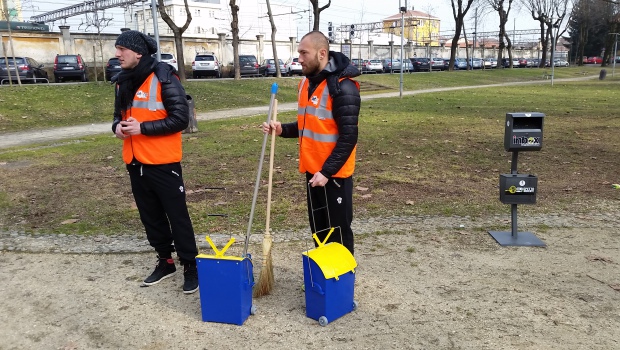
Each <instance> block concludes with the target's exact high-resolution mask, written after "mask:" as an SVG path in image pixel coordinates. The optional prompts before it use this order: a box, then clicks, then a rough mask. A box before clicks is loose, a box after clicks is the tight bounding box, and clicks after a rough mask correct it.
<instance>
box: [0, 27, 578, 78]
mask: <svg viewBox="0 0 620 350" xmlns="http://www.w3.org/2000/svg"><path fill="white" fill-rule="evenodd" d="M1 36H2V43H3V46H4V48H6V50H7V55H9V56H11V52H10V47H9V45H8V33H5V32H3V33H1ZM117 36H118V35H117V34H101V36H97V35H96V34H83V33H70V32H69V28H68V27H61V33H19V32H17V33H13V46H14V49H15V55H16V56H29V57H32V58H34V59H35V60H37V61H39V62H40V63H42V64H44V65H45V66H46V67H48V68H51V66H52V65H53V63H54V57H55V56H56V54H78V53H79V54H81V55H82V56H83V57H84V59H85V60H86V62H87V63H88V64H89V65H90V66H91V67H93V66H94V64H93V62H97V66H98V67H103V66H104V65H105V62H107V60H108V59H109V58H111V57H113V56H114V50H115V49H114V42H115V41H116V37H117ZM183 40H184V46H183V50H184V55H185V66H186V67H188V68H189V67H190V66H191V63H192V61H193V59H194V56H195V54H196V53H197V52H205V51H208V52H213V53H215V54H216V55H217V56H218V58H219V60H220V62H221V63H222V64H223V65H224V66H227V65H229V64H231V63H232V61H233V48H232V40H229V39H226V37H225V36H224V35H223V34H221V35H219V38H218V39H207V38H204V39H200V38H184V39H183ZM100 45H101V46H102V47H103V53H104V54H103V61H104V63H103V64H102V63H101V55H100V52H101V50H100ZM160 45H161V48H162V52H172V53H176V50H175V46H174V38H173V37H171V36H160ZM331 49H332V50H334V51H341V44H332V46H331ZM1 50H2V49H1V48H0V54H2V51H1ZM296 51H297V43H296V40H295V38H292V37H291V38H289V41H278V42H277V52H278V58H280V59H281V60H282V61H284V62H286V61H288V60H289V59H291V58H292V57H297V54H296ZM429 51H430V54H429ZM95 52H96V53H97V54H96V55H95ZM239 53H240V54H252V55H255V56H256V57H257V59H258V61H259V63H260V61H262V60H263V59H264V58H272V57H273V50H272V45H271V41H270V40H269V38H265V37H264V36H263V35H257V37H256V40H242V41H241V42H240V44H239ZM556 54H557V56H556V57H562V54H566V52H557V53H556ZM514 55H515V56H516V57H525V58H535V57H538V52H537V51H536V50H516V51H515V53H514ZM177 56H178V55H177ZM351 56H352V58H361V59H368V58H373V59H374V58H377V59H383V58H390V57H393V58H400V42H395V43H394V44H393V46H390V45H374V44H373V43H372V41H370V42H367V43H364V44H361V45H360V44H359V43H353V44H352V47H351ZM404 56H405V58H410V57H429V56H430V57H450V48H449V47H430V48H429V47H425V46H415V45H411V44H408V45H404ZM465 56H466V53H465V49H463V48H460V49H458V52H457V57H465ZM564 56H565V55H564ZM475 57H497V49H492V48H486V49H476V50H475Z"/></svg>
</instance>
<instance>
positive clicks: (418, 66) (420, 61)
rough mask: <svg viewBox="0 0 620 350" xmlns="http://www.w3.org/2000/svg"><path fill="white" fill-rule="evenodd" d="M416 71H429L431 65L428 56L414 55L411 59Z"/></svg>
mask: <svg viewBox="0 0 620 350" xmlns="http://www.w3.org/2000/svg"><path fill="white" fill-rule="evenodd" d="M409 60H410V61H411V66H412V67H413V71H414V72H422V71H426V72H428V69H429V67H430V59H428V58H426V57H412V58H410V59H409Z"/></svg>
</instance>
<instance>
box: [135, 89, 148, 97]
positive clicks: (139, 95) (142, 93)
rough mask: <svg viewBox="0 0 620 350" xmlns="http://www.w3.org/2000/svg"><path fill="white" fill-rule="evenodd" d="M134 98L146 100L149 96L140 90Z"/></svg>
mask: <svg viewBox="0 0 620 350" xmlns="http://www.w3.org/2000/svg"><path fill="white" fill-rule="evenodd" d="M136 97H137V98H147V97H149V94H147V93H146V92H144V91H142V90H138V92H136Z"/></svg>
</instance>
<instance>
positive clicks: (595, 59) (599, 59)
mask: <svg viewBox="0 0 620 350" xmlns="http://www.w3.org/2000/svg"><path fill="white" fill-rule="evenodd" d="M588 63H590V64H601V63H603V58H602V57H598V56H597V57H588Z"/></svg>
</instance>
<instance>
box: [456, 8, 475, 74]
mask: <svg viewBox="0 0 620 350" xmlns="http://www.w3.org/2000/svg"><path fill="white" fill-rule="evenodd" d="M475 1H476V0H450V2H451V4H452V17H454V21H455V26H454V28H455V30H454V37H452V47H451V48H450V68H452V67H454V60H455V58H456V50H457V49H458V45H459V39H460V38H461V31H462V30H463V24H464V22H465V15H466V14H467V11H469V9H470V8H471V5H472V4H473V3H474V2H475Z"/></svg>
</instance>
